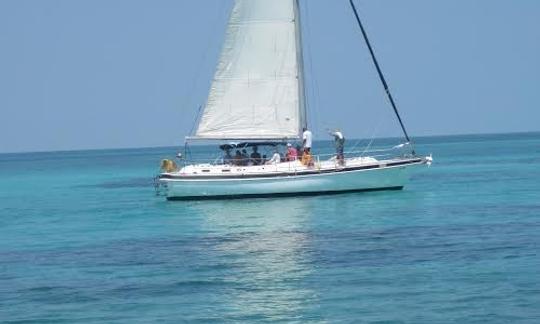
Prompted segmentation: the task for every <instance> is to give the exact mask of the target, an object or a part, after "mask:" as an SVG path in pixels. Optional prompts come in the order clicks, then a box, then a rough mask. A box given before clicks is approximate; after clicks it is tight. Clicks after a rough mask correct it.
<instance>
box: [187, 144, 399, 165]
mask: <svg viewBox="0 0 540 324" xmlns="http://www.w3.org/2000/svg"><path fill="white" fill-rule="evenodd" d="M395 151H397V148H395V147H393V148H388V149H373V150H368V151H349V152H344V155H345V156H346V159H351V158H368V157H369V158H376V159H379V158H384V157H389V156H390V155H393V154H391V153H392V152H395ZM385 152H386V153H385ZM366 153H381V154H369V155H368V154H366ZM312 159H313V160H314V161H316V163H317V164H320V163H321V161H331V160H336V164H337V159H336V153H323V154H316V155H312ZM297 160H300V157H298V158H297ZM232 161H236V160H235V159H232ZM238 161H239V162H241V163H240V164H238V165H234V164H232V163H231V164H229V163H224V162H223V157H215V158H212V159H185V158H184V160H183V162H184V163H185V164H200V165H201V164H202V165H204V164H208V165H209V166H215V165H230V166H248V164H249V162H250V161H252V159H251V158H246V159H238ZM295 161H296V160H293V161H282V163H283V162H295ZM261 165H262V164H261ZM266 165H277V164H266Z"/></svg>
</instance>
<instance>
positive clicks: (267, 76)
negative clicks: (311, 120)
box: [193, 0, 306, 139]
mask: <svg viewBox="0 0 540 324" xmlns="http://www.w3.org/2000/svg"><path fill="white" fill-rule="evenodd" d="M304 105H305V102H304V88H303V71H302V52H301V41H300V22H299V13H298V3H297V0H235V4H234V7H233V10H232V13H231V16H230V19H229V24H228V28H227V32H226V36H225V42H224V45H223V49H222V51H221V57H220V59H219V63H218V66H217V69H216V72H215V75H214V79H213V81H212V86H211V89H210V93H209V95H208V101H207V103H206V106H205V108H204V112H203V114H202V116H201V120H200V122H199V126H198V128H197V131H196V133H195V136H194V137H193V138H196V139H287V138H291V139H292V138H298V137H299V135H300V133H301V131H302V127H303V126H305V120H306V119H305V108H304Z"/></svg>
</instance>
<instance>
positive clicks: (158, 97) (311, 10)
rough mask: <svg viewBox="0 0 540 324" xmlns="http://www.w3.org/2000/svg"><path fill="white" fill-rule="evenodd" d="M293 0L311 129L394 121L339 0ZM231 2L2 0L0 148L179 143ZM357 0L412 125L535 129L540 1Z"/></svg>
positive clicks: (367, 128) (382, 125)
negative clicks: (297, 5) (298, 9)
mask: <svg viewBox="0 0 540 324" xmlns="http://www.w3.org/2000/svg"><path fill="white" fill-rule="evenodd" d="M301 3H302V14H303V17H302V18H303V30H304V40H305V51H306V53H305V55H306V74H307V79H308V82H307V92H308V102H309V105H310V106H309V113H310V124H311V128H312V129H314V133H315V136H316V138H318V139H325V137H324V135H323V132H322V130H324V128H326V127H340V128H341V129H343V130H344V132H345V134H346V136H347V137H349V138H352V137H362V138H363V137H370V136H374V135H375V136H387V135H399V126H398V124H397V122H396V120H395V119H394V117H393V115H392V111H391V108H390V106H389V105H388V103H387V101H386V98H385V97H384V92H383V90H382V88H381V86H380V84H379V80H378V78H377V75H376V72H375V69H374V68H373V65H372V63H371V61H370V58H369V54H368V52H367V49H366V47H365V44H364V43H363V40H362V39H361V35H360V33H359V31H358V29H357V26H356V25H355V22H354V17H353V15H352V12H351V9H350V7H349V4H348V1H346V0H332V1H329V0H304V1H301ZM231 4H232V2H231V1H228V0H196V1H195V0H193V1H190V0H182V1H178V0H154V1H149V0H147V1H146V0H145V1H142V0H114V1H105V0H92V1H90V0H86V1H81V0H50V1H38V0H3V1H0V117H1V118H0V152H20V151H43V150H70V149H87V148H88V149H91V148H116V147H145V146H168V145H179V144H181V143H182V142H183V138H184V136H185V135H187V134H188V133H189V131H190V129H191V127H192V126H193V120H194V118H195V117H196V112H197V107H198V105H200V104H202V103H204V101H205V99H206V93H207V90H208V87H209V82H210V78H211V76H212V74H213V70H214V66H215V63H216V60H217V57H218V54H219V49H220V46H221V41H222V38H223V33H224V27H225V24H226V20H227V16H228V13H229V10H230V8H231ZM357 4H358V7H359V9H360V15H361V17H362V18H363V21H364V23H365V25H366V28H367V31H368V34H369V36H370V38H371V41H372V43H373V46H374V48H375V52H376V54H377V57H378V59H379V61H380V63H381V66H382V69H383V71H384V73H385V75H386V78H387V81H388V83H389V85H390V88H391V90H392V93H393V95H394V97H395V99H396V102H397V104H398V107H399V108H400V111H401V114H402V117H403V119H404V121H405V124H406V126H407V128H408V131H409V133H410V134H411V135H412V136H413V137H414V136H415V135H416V136H420V135H437V134H463V133H493V132H517V131H538V130H540V125H539V122H540V60H539V58H540V19H538V17H540V1H536V0H519V1H509V0H506V1H502V0H457V1H455V0H453V1H431V0H409V1H399V0H357Z"/></svg>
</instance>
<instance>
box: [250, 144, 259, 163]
mask: <svg viewBox="0 0 540 324" xmlns="http://www.w3.org/2000/svg"><path fill="white" fill-rule="evenodd" d="M257 150H258V147H257V146H253V153H251V156H250V158H251V163H252V164H253V165H260V164H261V154H260V153H259V152H257Z"/></svg>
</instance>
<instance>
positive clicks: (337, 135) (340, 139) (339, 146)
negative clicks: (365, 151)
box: [328, 129, 345, 165]
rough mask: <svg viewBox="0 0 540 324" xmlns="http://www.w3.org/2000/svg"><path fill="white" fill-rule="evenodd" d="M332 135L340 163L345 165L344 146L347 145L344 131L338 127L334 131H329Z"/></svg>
mask: <svg viewBox="0 0 540 324" xmlns="http://www.w3.org/2000/svg"><path fill="white" fill-rule="evenodd" d="M328 133H329V134H330V135H331V136H334V144H335V145H336V159H337V161H338V163H339V165H345V157H344V155H343V147H344V146H345V137H344V136H343V133H342V132H341V131H340V130H339V129H336V130H334V131H330V130H329V131H328Z"/></svg>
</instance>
